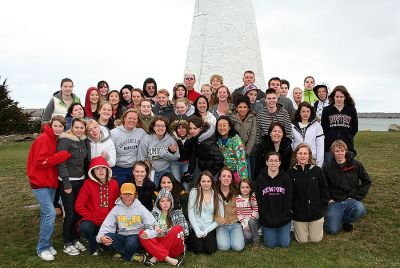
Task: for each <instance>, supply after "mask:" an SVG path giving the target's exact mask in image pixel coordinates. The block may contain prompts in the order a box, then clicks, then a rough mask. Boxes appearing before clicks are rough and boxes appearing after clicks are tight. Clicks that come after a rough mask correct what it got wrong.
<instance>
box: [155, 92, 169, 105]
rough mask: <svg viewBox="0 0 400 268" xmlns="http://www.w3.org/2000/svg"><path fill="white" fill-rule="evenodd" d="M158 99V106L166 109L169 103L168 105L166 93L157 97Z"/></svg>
mask: <svg viewBox="0 0 400 268" xmlns="http://www.w3.org/2000/svg"><path fill="white" fill-rule="evenodd" d="M157 99H158V104H159V105H160V106H161V107H164V106H165V105H167V103H168V96H167V95H165V94H164V93H159V94H158V95H157Z"/></svg>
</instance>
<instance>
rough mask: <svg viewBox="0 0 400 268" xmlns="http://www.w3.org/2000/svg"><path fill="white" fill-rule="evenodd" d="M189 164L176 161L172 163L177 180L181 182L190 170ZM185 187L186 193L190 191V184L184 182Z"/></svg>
mask: <svg viewBox="0 0 400 268" xmlns="http://www.w3.org/2000/svg"><path fill="white" fill-rule="evenodd" d="M188 167H189V162H186V163H185V162H179V161H174V162H172V163H171V172H172V175H174V177H175V179H176V180H177V181H179V182H181V177H182V174H183V173H184V172H186V171H187V170H188ZM183 186H184V187H185V189H186V191H189V183H187V182H184V183H183Z"/></svg>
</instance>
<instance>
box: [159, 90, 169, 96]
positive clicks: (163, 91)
mask: <svg viewBox="0 0 400 268" xmlns="http://www.w3.org/2000/svg"><path fill="white" fill-rule="evenodd" d="M158 94H164V95H166V96H167V97H169V92H168V90H166V89H165V88H162V89H160V90H158V92H157V95H158Z"/></svg>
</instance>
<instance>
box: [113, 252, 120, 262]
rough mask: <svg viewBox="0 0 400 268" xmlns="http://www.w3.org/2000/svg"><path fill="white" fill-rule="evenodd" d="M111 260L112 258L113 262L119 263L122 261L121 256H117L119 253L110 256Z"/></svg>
mask: <svg viewBox="0 0 400 268" xmlns="http://www.w3.org/2000/svg"><path fill="white" fill-rule="evenodd" d="M112 258H113V260H117V261H120V260H122V255H121V254H119V253H115V254H114V255H113V256H112Z"/></svg>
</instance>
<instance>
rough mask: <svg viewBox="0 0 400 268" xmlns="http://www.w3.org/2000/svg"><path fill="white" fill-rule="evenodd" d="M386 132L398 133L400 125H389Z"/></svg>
mask: <svg viewBox="0 0 400 268" xmlns="http://www.w3.org/2000/svg"><path fill="white" fill-rule="evenodd" d="M388 130H389V131H400V125H399V124H390V125H389V128H388Z"/></svg>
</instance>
